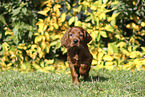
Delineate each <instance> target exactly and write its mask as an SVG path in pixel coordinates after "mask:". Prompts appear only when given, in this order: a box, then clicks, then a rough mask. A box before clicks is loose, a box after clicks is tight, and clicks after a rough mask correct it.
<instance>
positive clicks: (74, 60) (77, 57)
mask: <svg viewBox="0 0 145 97" xmlns="http://www.w3.org/2000/svg"><path fill="white" fill-rule="evenodd" d="M82 59H83V57H82V56H80V55H78V54H76V55H74V56H73V57H72V63H73V64H75V65H79V64H81V62H82Z"/></svg>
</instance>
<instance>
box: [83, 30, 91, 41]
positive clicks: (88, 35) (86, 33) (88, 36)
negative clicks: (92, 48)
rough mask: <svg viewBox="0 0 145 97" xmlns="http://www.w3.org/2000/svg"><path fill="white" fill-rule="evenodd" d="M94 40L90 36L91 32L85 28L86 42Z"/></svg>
mask: <svg viewBox="0 0 145 97" xmlns="http://www.w3.org/2000/svg"><path fill="white" fill-rule="evenodd" d="M91 40H92V37H91V36H90V34H89V33H88V32H87V31H86V30H84V41H85V43H89V42H90V41H91Z"/></svg>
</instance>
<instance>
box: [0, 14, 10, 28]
mask: <svg viewBox="0 0 145 97" xmlns="http://www.w3.org/2000/svg"><path fill="white" fill-rule="evenodd" d="M0 21H1V22H2V23H3V24H5V25H6V26H8V25H7V23H6V21H5V18H4V16H3V15H2V14H0Z"/></svg>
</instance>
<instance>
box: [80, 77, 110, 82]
mask: <svg viewBox="0 0 145 97" xmlns="http://www.w3.org/2000/svg"><path fill="white" fill-rule="evenodd" d="M108 79H109V78H106V77H102V76H89V78H88V80H85V81H86V82H95V81H99V82H104V81H107V80H108ZM80 81H84V79H82V78H81V79H80Z"/></svg>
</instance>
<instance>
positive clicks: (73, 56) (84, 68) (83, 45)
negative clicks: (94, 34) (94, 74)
mask: <svg viewBox="0 0 145 97" xmlns="http://www.w3.org/2000/svg"><path fill="white" fill-rule="evenodd" d="M91 39H92V38H91V36H90V35H89V33H88V32H87V31H86V30H84V29H83V28H81V27H71V28H69V29H68V30H67V31H66V33H65V34H64V35H63V37H62V39H61V43H62V45H63V46H64V47H66V48H67V60H68V63H69V67H70V71H71V75H72V80H73V83H79V76H80V75H82V76H84V80H87V79H88V77H89V71H90V68H91V62H92V59H93V57H92V55H91V53H90V52H89V49H88V46H87V43H89V42H90V41H91Z"/></svg>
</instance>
